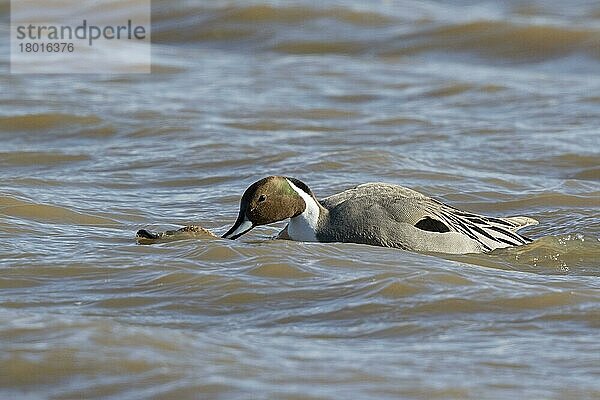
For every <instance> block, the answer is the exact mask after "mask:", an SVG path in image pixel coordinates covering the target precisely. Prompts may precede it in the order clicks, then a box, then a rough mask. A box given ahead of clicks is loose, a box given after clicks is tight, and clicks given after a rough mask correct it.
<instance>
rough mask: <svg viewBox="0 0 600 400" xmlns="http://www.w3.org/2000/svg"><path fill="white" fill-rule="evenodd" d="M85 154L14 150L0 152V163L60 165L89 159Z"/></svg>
mask: <svg viewBox="0 0 600 400" xmlns="http://www.w3.org/2000/svg"><path fill="white" fill-rule="evenodd" d="M90 159H91V157H90V156H89V155H87V154H65V153H61V152H55V151H50V152H45V151H15V152H9V153H7V152H0V160H1V161H0V165H2V166H4V167H10V166H26V165H32V166H39V165H46V166H51V165H60V164H68V163H73V162H79V161H87V160H90Z"/></svg>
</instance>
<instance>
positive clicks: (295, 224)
mask: <svg viewBox="0 0 600 400" xmlns="http://www.w3.org/2000/svg"><path fill="white" fill-rule="evenodd" d="M286 181H287V182H288V183H289V184H290V186H291V187H292V189H294V191H295V192H296V193H298V195H299V196H300V197H302V200H304V204H305V205H306V207H305V209H304V211H303V212H302V214H300V215H298V216H296V217H294V218H291V219H290V224H289V226H288V235H289V236H290V238H292V240H298V241H302V242H316V241H317V234H316V232H317V223H318V221H319V213H320V211H321V210H320V208H319V205H318V204H317V202H316V201H315V199H314V198H313V197H312V196H311V195H309V194H308V193H306V192H305V191H304V190H302V189H300V188H299V187H297V186H296V185H294V184H293V183H292V182H290V180H289V179H286Z"/></svg>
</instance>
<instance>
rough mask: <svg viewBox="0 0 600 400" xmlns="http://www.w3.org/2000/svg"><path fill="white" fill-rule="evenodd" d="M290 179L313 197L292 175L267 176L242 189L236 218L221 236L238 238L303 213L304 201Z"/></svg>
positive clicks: (306, 187)
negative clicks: (255, 229)
mask: <svg viewBox="0 0 600 400" xmlns="http://www.w3.org/2000/svg"><path fill="white" fill-rule="evenodd" d="M290 182H291V183H292V184H293V185H294V186H295V187H296V188H298V189H300V190H302V191H305V192H306V193H308V194H309V195H311V196H312V193H311V191H310V189H309V188H308V186H306V185H305V184H304V183H302V182H301V181H299V180H297V179H294V178H286V177H284V176H268V177H266V178H263V179H261V180H259V181H257V182H254V183H253V184H252V185H250V187H249V188H248V189H246V191H245V192H244V195H243V196H242V199H241V201H240V212H239V214H238V217H237V220H236V221H235V224H233V226H232V227H231V229H229V230H228V231H227V233H225V234H224V235H223V238H225V239H237V238H239V237H240V236H242V235H243V234H245V233H247V232H249V231H250V230H251V229H252V228H254V227H255V226H258V225H267V224H270V223H273V222H278V221H283V220H284V219H287V218H293V217H296V216H298V215H300V214H302V212H304V210H305V209H306V203H305V202H304V200H303V199H302V197H301V196H300V195H299V194H298V192H297V191H296V190H295V189H294V188H292V185H290Z"/></svg>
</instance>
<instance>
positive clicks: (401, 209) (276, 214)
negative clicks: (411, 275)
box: [222, 176, 538, 254]
mask: <svg viewBox="0 0 600 400" xmlns="http://www.w3.org/2000/svg"><path fill="white" fill-rule="evenodd" d="M287 219H289V223H288V224H287V226H286V227H285V228H284V229H283V230H282V231H281V232H280V234H279V235H278V237H279V238H284V239H290V240H294V241H302V242H322V243H334V242H341V243H358V244H366V245H373V246H382V247H393V248H399V249H403V250H409V251H417V252H435V253H451V254H468V253H485V252H489V251H492V250H494V249H498V248H506V247H513V246H521V245H525V244H528V243H530V242H532V239H530V238H528V237H525V236H522V235H520V234H518V233H517V231H518V230H520V229H522V228H524V227H526V226H531V225H537V224H538V221H536V220H535V219H533V218H529V217H486V216H483V215H479V214H475V213H471V212H466V211H462V210H459V209H457V208H454V207H452V206H450V205H448V204H444V203H442V202H440V201H438V200H435V199H433V198H431V197H428V196H426V195H424V194H422V193H419V192H417V191H415V190H412V189H409V188H407V187H403V186H399V185H395V184H389V183H380V182H371V183H364V184H361V185H358V186H356V187H353V188H351V189H348V190H344V191H343V192H340V193H337V194H334V195H332V196H329V197H325V198H323V199H321V200H318V199H317V197H316V196H315V194H314V193H313V192H312V190H311V189H310V188H309V187H308V186H307V185H306V184H305V183H304V182H302V181H300V180H298V179H296V178H291V177H286V176H267V177H265V178H262V179H260V180H258V181H256V182H254V183H253V184H252V185H250V186H249V187H248V188H247V189H246V191H245V192H244V194H243V195H242V198H241V200H240V208H239V213H238V216H237V219H236V221H235V223H234V224H233V226H232V227H231V228H230V229H229V230H228V231H227V232H226V233H225V234H224V235H223V236H222V238H225V239H237V238H239V237H241V236H242V235H245V234H246V233H248V232H250V231H251V230H252V229H253V228H254V227H256V226H261V225H268V224H271V223H275V222H279V221H284V220H287Z"/></svg>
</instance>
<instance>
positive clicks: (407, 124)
mask: <svg viewBox="0 0 600 400" xmlns="http://www.w3.org/2000/svg"><path fill="white" fill-rule="evenodd" d="M7 11H8V10H7V9H6V6H3V7H2V12H3V13H4V21H6V19H7V18H6V17H7ZM153 11H154V12H153V39H154V41H155V42H156V43H155V45H154V48H153V61H154V68H153V74H152V75H138V76H101V75H91V76H85V75H84V76H67V75H64V76H42V75H34V76H10V75H8V65H7V59H6V58H3V59H2V60H1V66H2V69H3V73H2V75H1V76H0V88H1V90H0V104H1V108H0V178H1V186H0V271H1V273H0V344H1V346H2V351H1V352H0V397H2V398H27V399H29V398H31V399H42V398H53V399H74V398H119V399H142V398H144V399H146V398H177V399H185V398H207V399H216V398H222V399H233V398H240V399H241V398H261V399H262V398H264V399H273V398H279V399H347V398H390V399H392V398H393V399H395V398H423V399H432V398H461V399H462V398H470V399H480V398H486V399H504V398H511V399H512V398H548V399H550V398H553V399H593V398H599V397H600V340H599V335H598V332H599V328H600V291H599V289H600V243H599V239H600V218H599V209H600V151H599V149H600V130H599V129H600V128H599V127H600V73H599V71H600V46H599V43H600V5H598V4H597V2H592V1H574V2H559V1H536V2H533V1H518V0H513V1H508V2H503V3H499V2H495V3H494V2H487V3H481V4H480V3H477V2H470V1H448V2H412V1H381V2H380V1H376V2H369V3H368V5H367V3H366V2H359V1H356V2H354V1H337V2H331V3H328V2H321V3H319V4H315V3H313V2H309V1H295V2H272V3H271V2H265V1H256V2H254V1H252V2H244V1H227V2H225V1H215V2H201V1H198V2H172V1H171V2H166V1H162V2H161V1H156V2H154V10H153ZM6 30H7V27H6V25H2V31H3V32H6ZM2 46H4V47H3V48H4V49H5V50H6V48H7V47H6V46H7V44H6V43H3V44H2ZM5 53H6V51H5ZM269 174H285V175H289V176H294V177H298V178H300V179H302V180H304V181H305V182H307V183H308V184H309V185H310V186H311V187H312V189H313V190H314V191H315V192H316V193H317V194H318V195H319V196H326V195H329V194H332V193H335V192H337V191H339V190H342V189H345V188H348V187H350V186H352V185H354V184H357V183H362V182H367V181H386V182H392V183H398V184H402V185H406V186H409V187H412V188H415V189H417V190H419V191H422V192H424V193H427V194H429V195H432V196H434V197H437V198H438V199H441V200H443V201H447V202H450V203H451V204H454V205H456V206H459V207H462V208H465V209H468V210H472V211H475V212H481V213H487V214H492V215H500V216H502V215H527V216H531V217H533V218H536V219H538V220H539V221H540V225H538V226H536V227H532V228H529V229H528V230H527V232H526V233H527V234H528V235H529V236H531V237H534V238H537V239H538V240H536V241H535V242H534V243H533V244H531V245H528V246H525V247H522V248H518V249H507V250H502V251H497V252H493V253H491V254H486V255H465V256H451V257H444V256H436V255H427V254H415V253H410V252H404V251H399V250H395V249H385V248H375V247H368V246H361V245H352V244H314V243H294V242H287V241H276V240H270V239H269V238H270V236H272V235H273V234H274V233H275V232H277V230H278V227H277V226H273V227H265V228H262V229H256V230H255V231H254V232H253V233H252V234H250V235H248V236H247V237H245V238H244V240H241V241H235V242H233V241H225V240H219V239H206V240H197V239H196V240H181V241H173V242H169V243H162V244H158V245H152V246H140V245H137V244H136V243H135V240H134V233H135V231H136V230H137V229H138V228H141V227H146V228H151V229H161V230H163V229H171V228H174V227H177V226H180V225H185V224H189V223H198V224H201V225H203V226H206V227H208V228H210V229H213V230H214V231H216V232H219V233H222V232H223V231H224V230H225V229H226V228H227V227H228V226H230V224H231V223H232V222H233V221H234V219H235V216H236V213H237V203H238V199H239V196H240V195H241V193H242V192H243V190H244V189H245V188H246V187H247V186H248V185H249V184H250V183H251V182H253V181H255V180H256V179H258V178H261V177H263V176H265V175H269Z"/></svg>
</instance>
